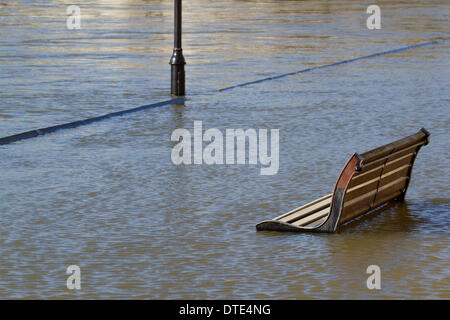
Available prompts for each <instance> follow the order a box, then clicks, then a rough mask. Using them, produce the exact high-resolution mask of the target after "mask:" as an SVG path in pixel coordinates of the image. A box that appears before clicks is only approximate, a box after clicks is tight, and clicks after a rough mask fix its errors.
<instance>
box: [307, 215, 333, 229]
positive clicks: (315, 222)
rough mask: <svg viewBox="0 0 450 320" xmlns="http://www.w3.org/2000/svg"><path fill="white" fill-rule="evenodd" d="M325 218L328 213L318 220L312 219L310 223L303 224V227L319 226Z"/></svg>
mask: <svg viewBox="0 0 450 320" xmlns="http://www.w3.org/2000/svg"><path fill="white" fill-rule="evenodd" d="M327 218H328V215H326V216H324V217H322V218H320V219H319V220H316V221H313V222H311V223H308V224H305V225H304V226H303V227H305V228H316V227H318V226H320V225H321V224H322V223H324V222H325V220H327Z"/></svg>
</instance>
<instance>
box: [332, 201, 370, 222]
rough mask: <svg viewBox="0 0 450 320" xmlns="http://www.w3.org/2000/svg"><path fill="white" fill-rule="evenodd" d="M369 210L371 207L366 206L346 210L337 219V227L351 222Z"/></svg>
mask: <svg viewBox="0 0 450 320" xmlns="http://www.w3.org/2000/svg"><path fill="white" fill-rule="evenodd" d="M370 208H371V207H370V205H368V204H367V205H364V206H362V207H359V208H355V209H350V208H347V211H346V212H345V213H344V212H342V215H341V218H340V219H339V225H341V224H343V223H346V222H347V221H349V220H352V219H353V218H356V217H357V216H359V215H361V214H363V213H366V212H367V211H369V210H370Z"/></svg>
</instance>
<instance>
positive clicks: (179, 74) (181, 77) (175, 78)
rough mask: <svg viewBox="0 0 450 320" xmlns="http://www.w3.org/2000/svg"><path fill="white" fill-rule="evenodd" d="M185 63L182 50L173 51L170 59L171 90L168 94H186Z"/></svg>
mask: <svg viewBox="0 0 450 320" xmlns="http://www.w3.org/2000/svg"><path fill="white" fill-rule="evenodd" d="M185 64H186V61H185V60H184V56H183V49H181V48H175V49H173V55H172V58H170V65H171V81H170V82H171V90H170V92H171V93H172V94H173V95H175V96H184V95H185V94H186V88H185V86H186V74H185V71H184V65H185Z"/></svg>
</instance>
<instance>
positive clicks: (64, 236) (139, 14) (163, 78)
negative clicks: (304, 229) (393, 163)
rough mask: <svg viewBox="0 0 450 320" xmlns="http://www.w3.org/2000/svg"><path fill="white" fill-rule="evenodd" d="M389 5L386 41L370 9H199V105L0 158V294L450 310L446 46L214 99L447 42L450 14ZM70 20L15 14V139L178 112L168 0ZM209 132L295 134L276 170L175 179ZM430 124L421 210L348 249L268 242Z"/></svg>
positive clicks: (198, 1)
mask: <svg viewBox="0 0 450 320" xmlns="http://www.w3.org/2000/svg"><path fill="white" fill-rule="evenodd" d="M70 4H72V3H70ZM378 4H379V5H380V7H381V10H382V29H381V30H377V31H370V30H367V28H366V27H365V19H366V17H367V15H366V13H365V9H366V7H365V4H362V3H361V2H360V1H327V2H324V1H206V0H195V1H188V2H187V1H186V2H185V5H184V10H185V23H184V27H185V36H184V49H185V54H186V59H187V62H188V65H187V67H186V69H187V79H188V83H187V91H188V93H189V95H188V97H187V101H186V102H185V103H183V104H179V105H171V106H164V107H161V108H159V109H153V110H147V111H143V112H140V113H136V114H132V115H128V116H124V117H120V118H116V119H111V120H107V121H104V122H101V123H98V124H96V125H92V126H85V127H81V128H78V129H74V130H67V131H61V132H58V133H55V134H51V135H47V136H43V137H39V138H36V139H31V140H27V141H21V142H18V143H15V144H12V145H7V146H1V147H0V168H1V171H0V172H1V177H2V186H1V187H0V214H1V217H2V224H1V225H0V257H1V263H0V297H3V298H6V297H10V298H132V297H134V298H153V299H155V298H175V299H180V298H187V299H189V298H210V299H217V298H272V299H301V298H342V299H345V298H362V299H364V298H447V299H448V298H450V296H449V293H448V292H449V291H448V283H449V273H450V272H449V270H450V269H449V263H448V261H449V260H450V259H449V240H448V239H449V231H450V230H449V223H448V220H449V212H450V203H449V200H448V198H447V194H448V181H449V173H448V162H449V161H448V160H449V156H448V152H447V151H446V150H448V141H449V136H448V129H449V121H448V119H449V118H448V88H447V87H448V82H449V81H448V80H449V68H448V67H449V66H448V61H449V59H448V58H449V52H450V51H449V45H448V43H446V42H444V43H442V44H439V45H437V46H430V47H426V48H418V49H415V50H410V51H404V52H402V53H398V54H395V55H390V56H384V57H380V58H378V59H372V60H366V61H364V62H362V61H361V62H357V63H353V64H349V65H345V66H341V67H336V68H328V69H326V70H325V69H323V70H317V71H315V72H311V73H308V74H303V75H297V76H293V77H288V78H284V79H280V80H278V81H272V82H265V83H260V84H258V85H252V86H248V87H245V88H239V89H235V90H231V91H227V92H226V93H221V94H218V93H217V90H216V89H219V88H223V87H226V86H230V85H234V84H237V83H242V82H246V81H251V80H255V79H259V78H262V77H267V76H270V75H274V74H280V73H285V72H291V71H293V70H300V69H304V68H306V67H310V66H315V65H318V64H324V63H331V62H336V61H340V60H345V59H349V58H353V57H357V56H362V55H366V54H370V53H374V52H379V51H385V50H389V49H393V48H398V47H402V46H405V45H409V44H415V43H420V42H424V41H428V40H430V39H439V38H444V37H448V34H447V25H448V23H447V18H446V17H447V15H448V12H449V6H448V4H446V2H444V1H442V2H441V1H409V2H408V3H403V2H401V3H399V2H396V1H379V3H378ZM67 5H68V2H66V1H47V2H34V1H8V2H1V3H0V102H1V104H0V123H1V126H0V136H6V135H10V134H14V133H17V132H21V131H24V130H29V129H33V128H38V127H43V126H49V125H54V124H59V123H63V122H66V121H73V120H76V119H81V118H85V117H90V116H94V115H99V114H104V113H107V112H111V111H115V110H120V109H125V108H130V107H135V106H139V105H144V104H149V103H152V102H158V101H162V100H166V99H168V98H169V95H168V92H169V87H168V85H169V72H168V71H169V65H168V60H169V58H170V55H171V53H172V48H171V46H172V1H169V0H167V1H140V0H135V1H113V0H110V1H83V2H81V3H80V4H79V5H80V6H81V10H82V22H81V27H82V28H81V30H77V31H73V30H67V29H66V27H65V19H66V17H67V16H66V11H65V10H66V6H67ZM194 120H202V121H203V127H204V129H205V130H206V129H208V128H218V129H219V130H221V131H223V130H224V129H226V128H278V129H280V170H279V173H278V174H277V175H275V176H260V175H259V168H256V167H254V166H253V167H252V166H207V165H203V166H174V165H173V164H172V163H171V160H170V152H171V148H172V147H173V143H172V142H170V135H171V133H172V131H173V130H175V129H176V128H187V129H189V130H192V127H193V123H194ZM422 126H424V127H426V128H428V129H429V130H430V131H431V134H432V136H431V142H430V144H429V145H428V146H426V147H425V148H423V149H422V150H421V152H420V154H419V156H418V158H417V161H416V165H415V168H414V172H413V179H412V182H411V185H410V188H409V191H408V195H407V199H406V202H405V203H393V204H390V205H387V206H386V207H385V208H383V210H378V211H376V212H374V214H372V215H368V216H363V217H361V218H360V219H358V220H357V221H354V222H351V223H349V224H348V225H347V226H345V227H344V228H343V229H342V230H341V231H340V232H339V233H337V234H286V233H276V232H256V231H255V227H254V226H255V224H256V223H257V222H258V221H261V220H263V219H266V218H271V217H273V216H275V215H277V214H280V213H283V212H285V211H287V210H290V209H292V208H294V207H297V206H299V205H301V204H303V203H305V202H307V201H310V200H313V199H314V198H317V197H318V196H322V195H324V194H326V193H328V192H330V191H331V189H332V186H333V185H334V182H335V179H336V178H337V176H338V173H339V171H340V169H341V167H342V166H343V165H344V163H345V161H346V160H347V158H348V157H349V156H350V155H351V154H353V152H355V151H357V152H364V151H367V150H369V149H371V148H373V147H376V146H378V145H380V144H382V143H387V142H390V141H392V140H394V139H397V138H400V137H403V136H405V135H408V134H411V133H413V132H416V131H417V129H418V128H420V127H422ZM71 264H76V265H79V266H80V267H81V272H82V290H80V291H75V292H73V291H69V290H67V289H66V277H67V275H66V274H65V271H66V268H67V266H69V265H71ZM371 264H377V265H379V266H380V267H381V272H382V290H380V291H376V292H374V291H370V290H368V289H367V288H366V279H367V276H368V275H367V274H366V273H365V272H366V268H367V266H368V265H371Z"/></svg>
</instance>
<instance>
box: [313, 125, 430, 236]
mask: <svg viewBox="0 0 450 320" xmlns="http://www.w3.org/2000/svg"><path fill="white" fill-rule="evenodd" d="M429 135H430V134H429V133H428V131H427V130H425V129H424V128H422V129H420V130H419V131H418V132H417V133H415V134H413V135H411V136H408V137H406V138H403V139H400V140H398V141H395V142H392V143H389V144H387V145H384V146H381V147H379V148H376V149H373V150H371V151H368V152H365V153H363V154H361V155H359V154H357V153H355V154H354V155H353V156H352V157H351V158H350V160H349V161H348V162H347V164H346V165H345V167H344V169H343V170H342V172H341V174H340V176H339V178H338V180H337V182H336V186H335V188H334V192H333V198H332V200H331V209H330V215H329V217H328V219H327V220H326V222H325V223H324V224H323V225H321V226H320V227H319V230H321V231H326V232H333V231H336V229H337V227H338V226H339V225H341V224H343V223H345V222H347V221H349V220H351V219H353V218H355V217H357V216H359V215H361V214H364V213H366V212H367V211H369V210H371V209H374V208H376V207H378V206H380V205H382V204H383V203H385V202H387V201H389V200H392V199H395V198H397V199H402V198H404V196H405V194H406V191H407V189H408V185H409V181H410V179H411V171H412V167H413V165H414V160H415V158H416V155H417V153H418V152H419V149H420V148H421V147H422V146H423V145H426V144H428V137H429Z"/></svg>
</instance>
